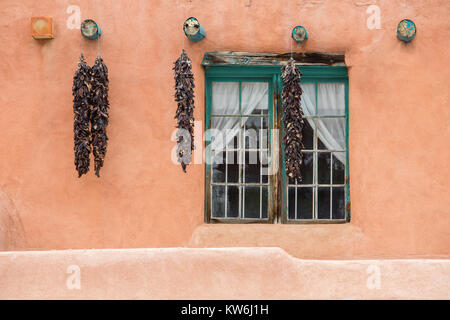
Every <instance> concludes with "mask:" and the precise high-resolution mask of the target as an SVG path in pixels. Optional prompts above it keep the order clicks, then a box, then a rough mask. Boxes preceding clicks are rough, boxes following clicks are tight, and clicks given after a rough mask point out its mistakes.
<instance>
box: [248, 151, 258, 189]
mask: <svg viewBox="0 0 450 320" xmlns="http://www.w3.org/2000/svg"><path fill="white" fill-rule="evenodd" d="M258 153H259V152H258V151H246V152H245V181H244V182H246V183H260V178H261V166H260V157H259V155H258Z"/></svg>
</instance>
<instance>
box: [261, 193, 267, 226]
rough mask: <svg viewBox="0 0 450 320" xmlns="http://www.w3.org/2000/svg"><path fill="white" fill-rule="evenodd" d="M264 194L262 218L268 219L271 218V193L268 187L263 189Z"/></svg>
mask: <svg viewBox="0 0 450 320" xmlns="http://www.w3.org/2000/svg"><path fill="white" fill-rule="evenodd" d="M261 192H262V204H261V210H262V218H263V219H267V217H268V216H269V211H268V208H269V192H268V187H261Z"/></svg>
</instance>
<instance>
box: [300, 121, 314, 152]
mask: <svg viewBox="0 0 450 320" xmlns="http://www.w3.org/2000/svg"><path fill="white" fill-rule="evenodd" d="M311 121H313V120H311ZM303 122H304V126H303V132H302V133H303V146H304V148H305V150H312V149H314V144H313V143H314V142H313V141H314V130H313V129H312V127H311V126H310V124H309V120H308V119H304V120H303Z"/></svg>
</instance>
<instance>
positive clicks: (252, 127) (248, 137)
mask: <svg viewBox="0 0 450 320" xmlns="http://www.w3.org/2000/svg"><path fill="white" fill-rule="evenodd" d="M267 121H268V119H267V118H266V117H245V118H242V122H243V123H245V133H244V135H245V148H246V149H257V148H263V147H265V148H267V134H268V130H267ZM263 129H266V130H263ZM263 135H264V137H262V136H263ZM261 138H263V142H264V144H262V143H261V141H259V140H260V139H261Z"/></svg>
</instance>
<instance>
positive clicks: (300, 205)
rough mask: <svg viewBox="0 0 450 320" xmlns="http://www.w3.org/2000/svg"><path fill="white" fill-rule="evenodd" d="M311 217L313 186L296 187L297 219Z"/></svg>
mask: <svg viewBox="0 0 450 320" xmlns="http://www.w3.org/2000/svg"><path fill="white" fill-rule="evenodd" d="M312 217H313V188H298V191H297V219H312Z"/></svg>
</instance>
